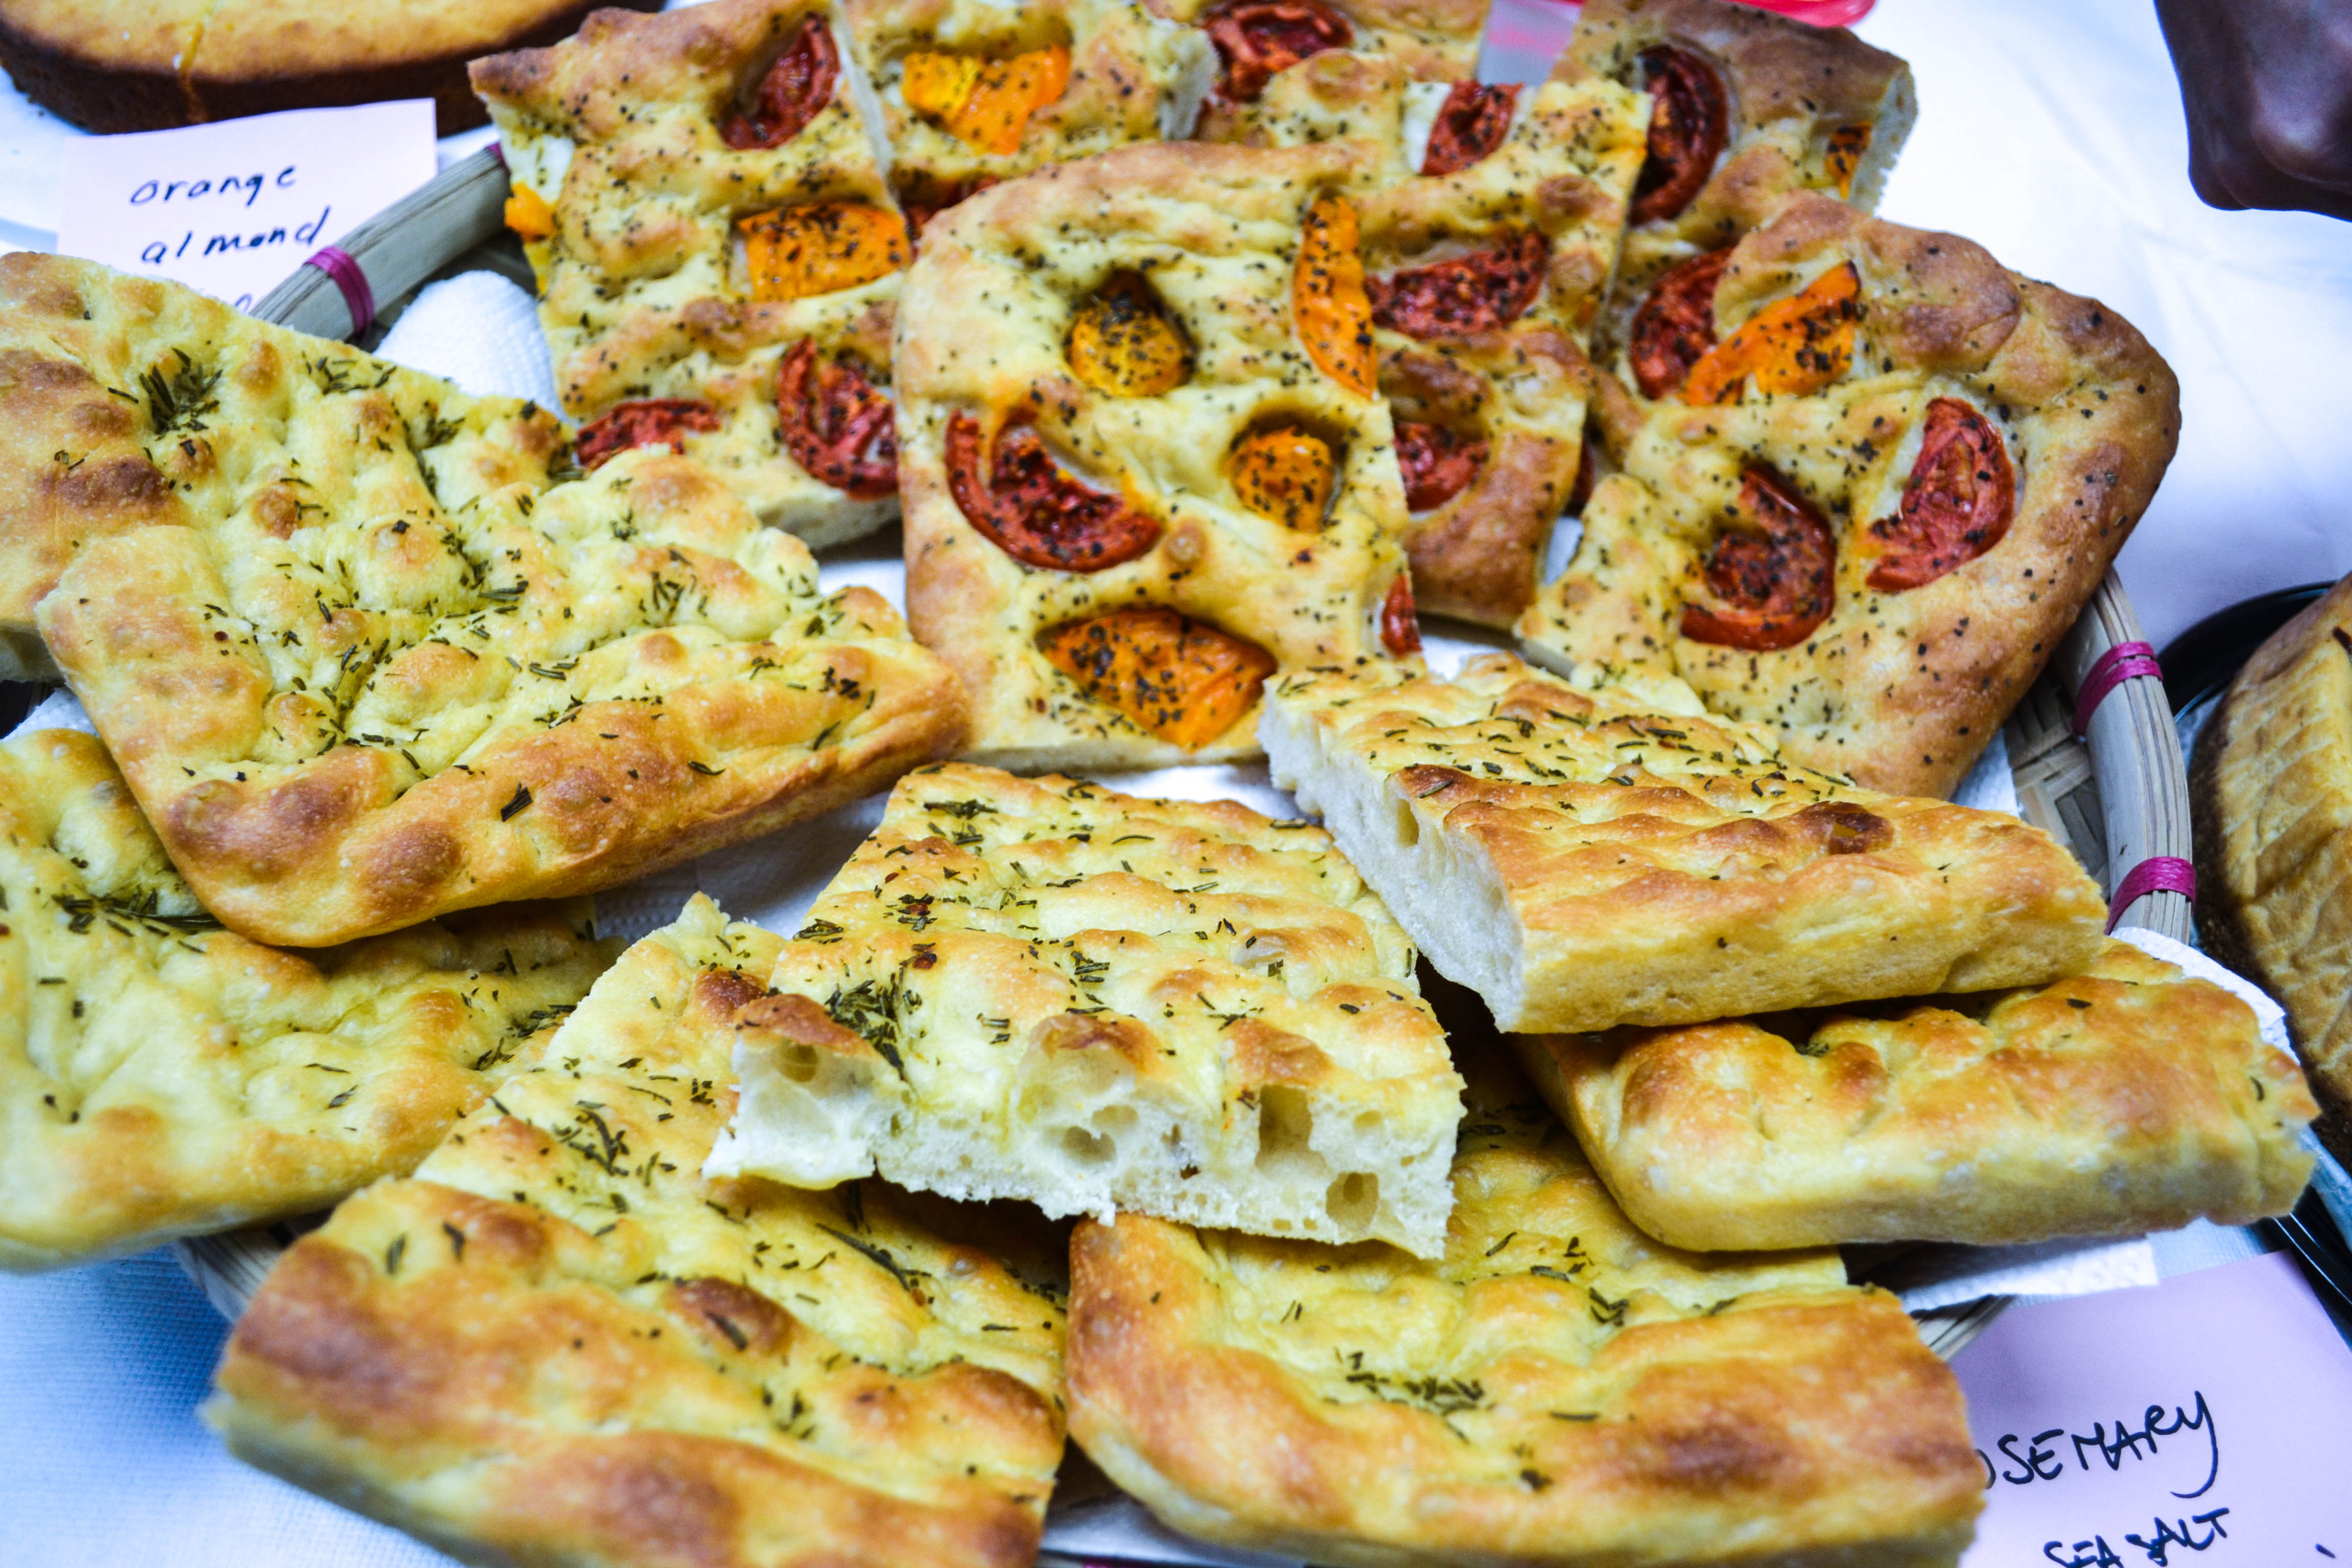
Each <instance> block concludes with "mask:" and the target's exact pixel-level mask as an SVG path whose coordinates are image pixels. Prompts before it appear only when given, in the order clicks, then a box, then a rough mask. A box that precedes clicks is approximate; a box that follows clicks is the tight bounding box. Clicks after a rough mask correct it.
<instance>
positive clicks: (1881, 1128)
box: [1517, 940, 2317, 1251]
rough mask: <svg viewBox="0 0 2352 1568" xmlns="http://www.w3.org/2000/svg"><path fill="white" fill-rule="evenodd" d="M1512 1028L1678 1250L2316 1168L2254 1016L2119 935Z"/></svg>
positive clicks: (2274, 1197)
mask: <svg viewBox="0 0 2352 1568" xmlns="http://www.w3.org/2000/svg"><path fill="white" fill-rule="evenodd" d="M1517 1043H1518V1046H1519V1048H1520V1054H1521V1056H1522V1057H1523V1058H1524V1059H1525V1060H1526V1062H1527V1065H1528V1073H1529V1075H1530V1076H1531V1077H1533V1078H1534V1079H1535V1080H1536V1083H1537V1085H1538V1088H1540V1089H1542V1090H1543V1094H1544V1098H1545V1099H1546V1100H1549V1101H1550V1102H1551V1104H1552V1106H1553V1108H1554V1109H1556V1110H1559V1113H1560V1114H1561V1116H1562V1117H1563V1118H1565V1119H1566V1120H1567V1121H1568V1122H1569V1124H1570V1126H1571V1127H1573V1128H1574V1129H1575V1130H1576V1136H1577V1140H1578V1142H1580V1143H1581V1144H1583V1146H1584V1148H1585V1151H1586V1152H1587V1153H1589V1154H1590V1155H1591V1159H1592V1163H1593V1164H1594V1165H1595V1166H1596V1167H1598V1169H1599V1170H1600V1172H1601V1178H1602V1180H1604V1181H1606V1182H1607V1183H1608V1184H1609V1190H1610V1192H1611V1193H1612V1194H1615V1196H1616V1199H1617V1201H1618V1203H1619V1204H1620V1205H1622V1206H1623V1208H1624V1210H1625V1213H1626V1214H1627V1215H1628V1216H1630V1217H1631V1218H1632V1219H1633V1223H1634V1224H1636V1225H1638V1226H1641V1227H1642V1228H1643V1230H1645V1231H1647V1232H1649V1233H1650V1234H1651V1235H1652V1236H1654V1237H1659V1238H1660V1239H1661V1240H1664V1241H1666V1242H1669V1243H1671V1244H1672V1245H1674V1246H1676V1247H1700V1248H1709V1249H1721V1250H1727V1251H1728V1250H1735V1249H1739V1248H1747V1247H1822V1246H1827V1245H1830V1244H1832V1243H1839V1242H1853V1241H1962V1242H1973V1243H1979V1244H1998V1243H2011V1242H2031V1241H2046V1240H2048V1239H2050V1238H2052V1237H2062V1236H2139V1235H2142V1234H2144V1233H2146V1232H2147V1231H2152V1230H2171V1229H2175V1228H2177V1227H2179V1226H2184V1225H2187V1224H2188V1223H2189V1221H2190V1220H2192V1219H2209V1220H2211V1221H2213V1222H2214V1223H2215V1224H2217V1225H2251V1224H2252V1223H2253V1222H2254V1221H2255V1220H2257V1219H2260V1218H2262V1217H2263V1216H2265V1215H2281V1214H2284V1213H2285V1212H2286V1211H2287V1210H2288V1209H2290V1208H2292V1207H2293V1206H2294V1201H2295V1199H2296V1197H2297V1196H2298V1195H2300V1194H2301V1193H2302V1192H2303V1185H2304V1183H2305V1180H2307V1179H2308V1178H2309V1176H2310V1174H2311V1164H2312V1157H2311V1155H2310V1154H2309V1153H2308V1152H2306V1151H2305V1149H2304V1148H2303V1146H2302V1144H2301V1143H2300V1142H2298V1139H2299V1135H2300V1134H2301V1133H2302V1131H2303V1129H2304V1128H2305V1126H2307V1125H2309V1123H2310V1121H2311V1120H2312V1118H2313V1116H2314V1115H2315V1114H2316V1110H2317V1108H2316V1107H2315V1105H2314V1104H2313V1103H2312V1099H2311V1091H2310V1089H2308V1088H2307V1087H2306V1086H2305V1083H2304V1079H2303V1074H2302V1072H2301V1071H2300V1070H2298V1069H2297V1068H2296V1067H2295V1065H2294V1058H2291V1057H2289V1056H2287V1055H2286V1054H2285V1053H2284V1052H2283V1051H2280V1050H2278V1049H2276V1048H2275V1047H2272V1046H2268V1045H2265V1044H2264V1043H2263V1038H2262V1036H2261V1034H2260V1032H2259V1031H2258V1029H2257V1028H2256V1026H2255V1022H2254V1015H2253V1009H2252V1008H2250V1007H2248V1006H2247V1005H2245V1004H2244V1003H2243V1002H2241V1001H2240V1000H2238V998H2236V997H2235V996H2232V995H2231V994H2229V993H2228V992H2226V991H2224V990H2222V989H2221V987H2220V986H2218V985H2214V984H2209V983H2208V982H2206V981H2203V980H2197V979H2192V978H2190V977H2189V976H2188V975H2185V974H2183V973H2181V972H2180V971H2179V969H2177V968H2175V967H2174V966H2173V965H2171V964H2169V963H2165V962H2164V961H2163V960H2162V959H2159V958H2155V957H2151V956H2150V955H2148V954H2147V953H2145V952H2141V951H2140V950H2139V949H2137V948H2136V947H2134V946H2132V945H2131V944H2129V943H2128V942H2117V941H2114V940H2110V941H2109V942H2107V943H2106V945H2105V947H2104V948H2103V949H2102V950H2101V951H2100V952H2099V956H2098V957H2097V958H2096V959H2095V960H2094V961H2093V962H2092V963H2090V964H2089V965H2088V966H2087V967H2086V968H2084V970H2082V971H2081V972H2080V973H2075V974H2070V975H2068V976H2066V977H2065V978H2064V979H2063V980H2060V981H2057V982H2055V983H2054V984H2049V985H2042V986H2030V987H2025V988H2021V989H2017V990H2008V991H1986V992H1979V993H1976V994H1972V995H1960V996H1930V997H1925V998H1918V999H1913V1000H1906V1001H1897V1002H1884V1003H1879V1004H1876V1005H1869V1006H1861V1007H1845V1008H1835V1009H1832V1010H1830V1011H1828V1012H1825V1013H1800V1014H1793V1015H1781V1016H1769V1017H1762V1018H1738V1019H1727V1020H1725V1021H1723V1022H1720V1023H1712V1024H1694V1025H1685V1026H1682V1027H1679V1028H1668V1029H1630V1028H1629V1029H1615V1030H1611V1031H1609V1032H1608V1033H1606V1034H1583V1035H1526V1036H1521V1037H1519V1038H1518V1042H1517Z"/></svg>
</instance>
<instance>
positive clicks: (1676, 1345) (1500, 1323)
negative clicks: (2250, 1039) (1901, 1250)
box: [1069, 1047, 1983, 1568]
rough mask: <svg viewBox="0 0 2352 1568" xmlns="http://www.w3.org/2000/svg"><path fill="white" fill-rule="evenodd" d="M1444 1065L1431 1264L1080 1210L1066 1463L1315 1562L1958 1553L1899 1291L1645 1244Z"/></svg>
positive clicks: (1580, 1164)
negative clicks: (1452, 1090)
mask: <svg viewBox="0 0 2352 1568" xmlns="http://www.w3.org/2000/svg"><path fill="white" fill-rule="evenodd" d="M1489 1048H1491V1047H1489ZM1465 1068H1466V1069H1468V1070H1469V1071H1470V1072H1471V1076H1472V1085H1471V1091H1470V1099H1471V1105H1470V1110H1469V1113H1468V1116H1467V1119H1466V1120H1465V1123H1464V1127H1463V1136H1462V1143H1461V1149H1460V1152H1459V1153H1457V1154H1456V1156H1455V1158H1454V1193H1455V1194H1456V1201H1455V1204H1454V1219H1453V1223H1452V1224H1451V1226H1449V1227H1448V1230H1447V1235H1446V1245H1445V1251H1444V1257H1443V1258H1439V1259H1435V1260H1433V1261H1428V1262H1420V1261H1415V1260H1413V1259H1411V1258H1405V1257H1402V1255H1400V1254H1398V1253H1396V1252H1393V1251H1391V1250H1390V1249H1388V1248H1386V1247H1373V1246H1362V1247H1345V1248H1340V1247H1318V1246H1314V1245H1312V1244H1309V1243H1303V1242H1296V1241H1279V1240H1272V1239H1265V1238H1260V1237H1242V1236H1234V1235H1232V1234H1230V1233H1218V1232H1212V1231H1196V1230H1193V1229H1192V1228H1190V1227H1188V1226H1177V1225H1171V1224H1168V1223H1166V1222H1165V1221H1161V1220H1157V1219H1148V1218H1145V1217H1143V1216H1141V1215H1119V1216H1118V1219H1117V1220H1116V1221H1115V1222H1114V1223H1111V1224H1108V1225H1105V1224H1100V1223H1097V1222H1095V1221H1091V1220H1089V1221H1086V1222H1083V1223H1081V1224H1080V1226H1078V1230H1077V1234H1076V1237H1075V1239H1074V1241H1073V1244H1072V1247H1071V1274H1072V1279H1071V1298H1070V1341H1069V1385H1070V1432H1071V1436H1073V1437H1074V1438H1075V1439H1076V1441H1077V1443H1078V1444H1079V1446H1080V1447H1083V1448H1084V1449H1085V1450H1086V1453H1087V1457H1088V1458H1091V1459H1093V1460H1094V1461H1095V1463H1096V1464H1097V1465H1098V1466H1100V1467H1101V1468H1102V1469H1103V1471H1104V1473H1105V1474H1107V1475H1108V1476H1109V1477H1110V1478H1111V1479H1113V1480H1115V1481H1117V1482H1118V1484H1119V1485H1120V1486H1122V1487H1124V1488H1125V1489H1127V1490H1129V1492H1132V1493H1133V1494H1134V1495H1135V1496H1137V1497H1138V1498H1139V1499H1141V1500H1143V1501H1144V1502H1145V1503H1146V1504H1147V1505H1148V1506H1149V1507H1150V1509H1151V1510H1152V1511H1153V1512H1154V1513H1156V1514H1158V1515H1159V1516H1160V1519H1161V1520H1163V1521H1166V1522H1167V1523H1168V1524H1170V1525H1171V1526H1172V1527H1174V1528H1175V1529H1178V1530H1181V1531H1186V1532H1188V1533H1191V1534H1193V1535H1198V1536H1202V1537H1205V1538H1207V1539H1209V1540H1212V1541H1217V1542H1225V1543H1228V1544H1231V1545H1235V1546H1246V1547H1251V1548H1255V1549H1257V1550H1260V1551H1267V1552H1280V1553H1282V1554H1283V1555H1285V1556H1288V1557H1305V1558H1307V1559H1309V1560H1310V1561H1313V1562H1316V1563H1348V1564H1362V1565H1364V1568H1423V1565H1427V1568H1437V1565H1439V1564H1452V1563H1514V1564H1557V1565H1559V1568H1600V1565H1602V1564H1612V1565H1613V1564H1622V1563H1749V1564H1754V1563H1768V1562H1769V1563H1774V1564H1790V1565H1795V1564H1818V1565H1822V1568H1827V1565H1829V1564H1833V1563H1834V1564H1848V1563H1874V1564H1877V1563H1883V1564H1889V1565H1893V1564H1902V1565H1906V1568H1926V1565H1927V1564H1949V1563H1953V1562H1954V1561H1955V1560H1956V1559H1957V1557H1958V1553H1959V1552H1960V1549H1961V1548H1962V1547H1963V1546H1965V1545H1966V1544H1967V1543H1968V1541H1969V1533H1970V1521H1972V1519H1973V1518H1974V1516H1975V1514H1976V1512H1977V1510H1978V1508H1979V1506H1980V1499H1981V1497H1982V1487H1983V1470H1982V1468H1981V1467H1980V1466H1979V1465H1978V1463H1977V1461H1976V1458H1975V1455H1974V1453H1973V1451H1972V1450H1971V1448H1970V1447H1969V1436H1968V1426H1967V1421H1966V1416H1965V1413H1964V1411H1963V1410H1962V1407H1961V1400H1960V1391H1959V1386H1958V1384H1957V1382H1955V1380H1954V1379H1953V1376H1952V1374H1951V1372H1950V1371H1949V1369H1948V1368H1946V1367H1945V1366H1944V1365H1943V1364H1942V1363H1939V1362H1938V1361H1937V1359H1936V1358H1935V1356H1934V1355H1933V1354H1932V1353H1930V1352H1929V1351H1928V1350H1927V1347H1926V1346H1925V1345H1924V1344H1922V1343H1921V1342H1920V1339H1919V1335H1918V1332H1917V1331H1916V1329H1915V1328H1914V1327H1913V1325H1912V1322H1911V1320H1910V1319H1909V1318H1908V1317H1907V1316H1906V1315H1905V1313H1904V1311H1903V1309H1902V1308H1901V1307H1900V1306H1898V1305H1897V1304H1896V1303H1895V1300H1894V1298H1892V1297H1890V1296H1887V1295H1885V1293H1883V1292H1880V1291H1876V1290H1870V1289H1849V1288H1848V1287H1847V1286H1846V1284H1845V1275H1844V1270H1843V1268H1842V1267H1841V1265H1840V1264H1839V1261H1838V1259H1837V1257H1836V1255H1835V1254H1834V1253H1790V1254H1782V1255H1780V1256H1778V1257H1764V1258H1758V1257H1723V1256H1717V1257H1712V1258H1708V1257H1695V1256H1692V1255H1689V1254H1680V1253H1676V1252H1674V1251H1672V1250H1670V1249H1668V1248H1666V1247H1661V1246H1659V1245H1658V1244H1656V1243H1654V1242H1653V1241H1651V1240H1650V1239H1649V1238H1648V1237H1644V1236H1643V1235H1642V1234H1641V1233H1640V1232H1638V1231H1636V1230H1635V1229H1634V1228H1633V1226H1631V1225H1628V1224H1627V1223H1626V1221H1625V1218H1624V1216H1623V1215H1622V1214H1620V1213H1619V1212H1618V1211H1617V1208H1616V1205H1614V1204H1612V1202H1611V1201H1610V1199H1609V1194H1608V1193H1607V1192H1606V1190H1605V1189H1603V1187H1602V1186H1601V1183H1600V1182H1599V1181H1598V1180H1597V1179H1596V1178H1595V1177H1594V1175H1593V1173H1592V1171H1591V1168H1590V1167H1589V1166H1587V1165H1586V1164H1585V1163H1584V1161H1583V1160H1582V1159H1581V1158H1580V1156H1579V1155H1578V1153H1577V1150H1576V1144H1575V1142H1574V1141H1573V1140H1572V1139H1570V1137H1569V1135H1568V1133H1567V1132H1566V1131H1565V1130H1564V1129H1562V1128H1561V1127H1560V1126H1559V1123H1558V1122H1557V1121H1553V1120H1552V1118H1551V1116H1550V1114H1549V1112H1548V1111H1546V1110H1545V1109H1544V1108H1543V1106H1542V1105H1541V1104H1540V1103H1539V1102H1538V1101H1536V1100H1535V1098H1534V1095H1533V1094H1532V1092H1531V1091H1529V1090H1528V1088H1527V1086H1526V1085H1525V1083H1524V1082H1521V1081H1518V1080H1517V1079H1516V1075H1510V1076H1508V1077H1507V1076H1506V1073H1507V1069H1503V1070H1499V1071H1497V1070H1492V1069H1489V1068H1482V1067H1481V1066H1479V1065H1478V1064H1476V1063H1475V1061H1473V1060H1470V1059H1465Z"/></svg>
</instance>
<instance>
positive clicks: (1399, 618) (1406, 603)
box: [1381, 572, 1421, 658]
mask: <svg viewBox="0 0 2352 1568" xmlns="http://www.w3.org/2000/svg"><path fill="white" fill-rule="evenodd" d="M1381 647H1384V648H1386V649H1388V650H1389V651H1390V652H1391V653H1392V654H1394V655H1396V656H1397V658H1405V657H1407V656H1408V655H1411V654H1416V653H1419V652H1420V651H1421V617H1420V616H1417V615H1415V614H1413V609H1412V579H1411V578H1409V577H1407V576H1406V575H1405V574H1403V573H1402V572H1400V573H1398V574H1397V579H1396V581H1395V582H1393V583H1391V584H1389V596H1388V597H1387V598H1385V599H1382V600H1381Z"/></svg>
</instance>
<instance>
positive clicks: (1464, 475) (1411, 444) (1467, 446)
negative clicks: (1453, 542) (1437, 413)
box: [1396, 419, 1486, 511]
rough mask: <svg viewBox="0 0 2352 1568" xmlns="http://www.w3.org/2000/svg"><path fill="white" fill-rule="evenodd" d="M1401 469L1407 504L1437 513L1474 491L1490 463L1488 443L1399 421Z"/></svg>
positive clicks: (1440, 426)
mask: <svg viewBox="0 0 2352 1568" xmlns="http://www.w3.org/2000/svg"><path fill="white" fill-rule="evenodd" d="M1396 455H1397V467H1398V468H1402V469H1403V470H1404V504H1405V505H1406V506H1407V507H1408V508H1410V509H1411V510H1414V511H1433V510H1436V509H1437V508H1439V507H1441V506H1444V504H1445V503H1446V502H1447V501H1450V500H1453V499H1454V497H1455V496H1458V495H1460V494H1461V493H1462V492H1463V491H1464V490H1465V489H1469V488H1470V481H1471V480H1472V479H1476V478H1477V477H1478V470H1479V468H1482V467H1484V466H1485V464H1486V442H1484V441H1481V440H1479V439H1478V438H1477V437H1475V436H1464V435H1461V434H1459V433H1458V432H1456V431H1453V430H1449V429H1447V428H1446V427H1445V426H1443V425H1423V424H1422V423H1421V422H1419V421H1418V420H1413V419H1400V420H1398V421H1397V422H1396Z"/></svg>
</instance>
